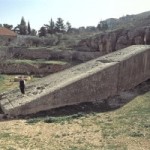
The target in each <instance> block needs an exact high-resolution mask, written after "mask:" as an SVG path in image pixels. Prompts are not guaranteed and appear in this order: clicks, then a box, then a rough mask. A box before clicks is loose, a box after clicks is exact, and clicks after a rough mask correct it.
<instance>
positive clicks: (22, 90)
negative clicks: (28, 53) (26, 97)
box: [19, 77, 25, 94]
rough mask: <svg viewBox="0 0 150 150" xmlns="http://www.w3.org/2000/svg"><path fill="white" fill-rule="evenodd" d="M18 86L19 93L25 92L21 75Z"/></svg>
mask: <svg viewBox="0 0 150 150" xmlns="http://www.w3.org/2000/svg"><path fill="white" fill-rule="evenodd" d="M19 88H20V91H21V93H22V94H25V81H24V78H23V77H21V79H20V81H19Z"/></svg>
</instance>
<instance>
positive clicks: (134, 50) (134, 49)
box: [98, 45, 150, 62]
mask: <svg viewBox="0 0 150 150" xmlns="http://www.w3.org/2000/svg"><path fill="white" fill-rule="evenodd" d="M147 50H150V46H149V45H133V46H129V47H127V48H124V49H121V50H118V51H115V52H113V53H110V54H107V55H105V56H102V57H99V58H98V60H99V61H101V62H120V61H122V60H126V59H128V58H129V57H132V56H134V55H137V54H138V53H141V52H144V51H147Z"/></svg>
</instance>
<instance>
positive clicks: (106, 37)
mask: <svg viewBox="0 0 150 150" xmlns="http://www.w3.org/2000/svg"><path fill="white" fill-rule="evenodd" d="M140 44H150V27H142V28H137V29H130V30H129V29H119V30H115V31H111V32H106V33H101V34H99V35H96V36H95V37H91V38H88V39H83V40H81V41H80V42H79V43H78V46H77V50H79V51H92V52H95V51H99V52H101V54H107V53H110V52H113V51H116V50H118V49H122V48H125V47H128V46H130V45H140Z"/></svg>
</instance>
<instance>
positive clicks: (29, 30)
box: [28, 22, 31, 34]
mask: <svg viewBox="0 0 150 150" xmlns="http://www.w3.org/2000/svg"><path fill="white" fill-rule="evenodd" d="M28 34H31V27H30V22H28Z"/></svg>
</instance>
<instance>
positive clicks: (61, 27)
mask: <svg viewBox="0 0 150 150" xmlns="http://www.w3.org/2000/svg"><path fill="white" fill-rule="evenodd" d="M55 29H56V31H57V32H64V31H65V25H64V21H63V19H62V18H58V19H57V21H56V25H55Z"/></svg>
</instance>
